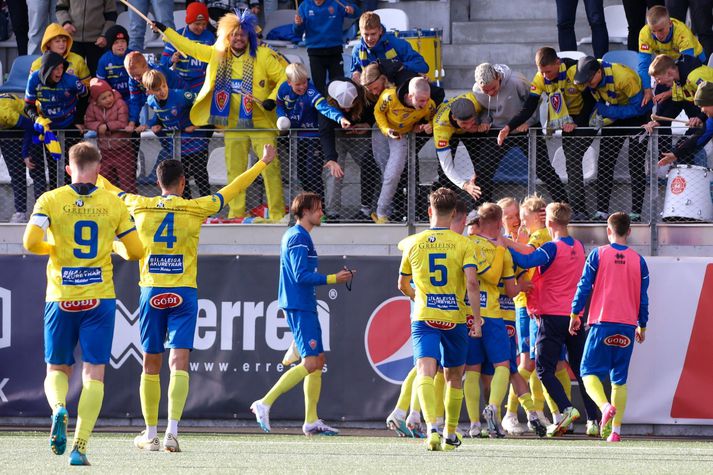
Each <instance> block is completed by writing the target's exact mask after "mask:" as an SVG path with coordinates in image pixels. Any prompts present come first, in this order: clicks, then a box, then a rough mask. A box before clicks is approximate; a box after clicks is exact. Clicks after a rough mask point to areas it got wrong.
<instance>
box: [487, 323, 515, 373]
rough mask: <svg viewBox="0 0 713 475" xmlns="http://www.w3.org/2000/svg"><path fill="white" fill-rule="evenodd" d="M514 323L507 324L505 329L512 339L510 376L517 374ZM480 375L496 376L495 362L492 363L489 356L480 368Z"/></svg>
mask: <svg viewBox="0 0 713 475" xmlns="http://www.w3.org/2000/svg"><path fill="white" fill-rule="evenodd" d="M513 323H514V322H511V321H507V322H505V328H506V329H507V331H508V338H509V339H510V374H514V373H517V335H516V334H515V326H514V325H513ZM480 373H481V374H487V375H488V376H492V375H493V374H495V367H494V366H493V362H492V361H490V360H489V359H488V357H487V356H486V357H485V361H484V362H483V366H482V367H481V368H480Z"/></svg>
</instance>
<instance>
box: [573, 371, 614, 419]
mask: <svg viewBox="0 0 713 475" xmlns="http://www.w3.org/2000/svg"><path fill="white" fill-rule="evenodd" d="M582 382H584V389H586V390H587V394H589V397H591V398H592V401H594V404H596V405H597V407H599V409H600V410H603V409H604V406H605V405H606V404H608V403H609V401H608V400H607V395H606V393H604V386H603V385H602V382H601V380H600V379H599V377H597V376H595V375H593V374H588V375H587V376H582ZM613 392H614V391H613V387H612V393H613ZM614 407H616V408H617V409H619V408H618V407H617V406H616V405H615V406H614Z"/></svg>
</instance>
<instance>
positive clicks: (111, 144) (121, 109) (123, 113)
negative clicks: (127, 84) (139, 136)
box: [84, 89, 131, 150]
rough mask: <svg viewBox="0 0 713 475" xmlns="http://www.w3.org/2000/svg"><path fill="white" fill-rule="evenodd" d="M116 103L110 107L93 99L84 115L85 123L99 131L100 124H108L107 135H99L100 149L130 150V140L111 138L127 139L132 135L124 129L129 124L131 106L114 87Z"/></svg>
mask: <svg viewBox="0 0 713 475" xmlns="http://www.w3.org/2000/svg"><path fill="white" fill-rule="evenodd" d="M112 91H113V92H114V105H113V106H111V108H110V109H104V108H103V107H100V106H99V105H98V104H97V103H96V102H95V101H91V102H90V103H89V106H88V107H87V113H86V114H85V116H84V125H85V126H86V127H87V128H88V129H89V130H93V131H95V132H96V131H97V130H98V129H99V126H100V125H102V124H106V126H107V129H108V132H107V135H105V136H102V137H98V139H99V140H98V142H99V143H98V145H99V149H100V150H102V149H117V148H119V149H120V148H125V149H127V150H128V148H127V147H128V145H129V143H128V140H126V141H125V140H121V141H118V140H110V139H126V138H129V137H131V134H130V133H129V132H124V131H123V129H124V128H126V126H127V125H129V107H128V106H127V105H126V102H124V99H122V98H121V94H120V93H119V91H117V90H115V89H113V90H112Z"/></svg>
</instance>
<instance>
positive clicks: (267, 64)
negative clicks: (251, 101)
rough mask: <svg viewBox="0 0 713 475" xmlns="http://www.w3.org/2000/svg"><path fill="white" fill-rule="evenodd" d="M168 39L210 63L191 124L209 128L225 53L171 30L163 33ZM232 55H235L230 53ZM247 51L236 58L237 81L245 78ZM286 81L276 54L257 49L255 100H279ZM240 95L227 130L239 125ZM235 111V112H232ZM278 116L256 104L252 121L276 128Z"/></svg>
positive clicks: (234, 101) (234, 98) (233, 100)
mask: <svg viewBox="0 0 713 475" xmlns="http://www.w3.org/2000/svg"><path fill="white" fill-rule="evenodd" d="M164 35H166V38H167V39H168V41H169V42H170V43H172V44H173V45H174V46H175V47H176V48H177V49H178V50H179V51H181V52H183V53H184V54H186V55H188V56H190V57H193V58H196V59H198V60H199V61H203V62H204V63H208V67H207V69H206V79H205V82H204V83H203V87H202V88H201V90H200V92H198V97H197V98H196V101H195V103H194V104H193V108H192V109H191V123H193V124H195V125H207V124H208V119H209V116H210V104H211V100H212V98H213V88H214V87H215V78H216V75H217V73H218V66H219V64H220V61H221V59H222V57H223V53H222V52H221V51H219V50H218V49H216V48H215V47H214V46H208V45H204V44H201V43H196V42H195V41H191V40H189V39H188V38H185V37H184V36H181V35H179V34H178V33H176V31H175V30H173V29H171V28H168V29H166V31H165V32H164ZM231 54H232V53H231ZM247 54H248V53H247V52H246V53H245V54H243V55H241V56H236V57H234V58H233V75H232V77H233V78H234V79H239V78H240V77H241V76H242V65H243V62H244V60H245V58H246V56H247ZM283 81H287V76H285V68H284V67H283V66H282V64H281V62H280V60H279V59H278V55H277V53H276V52H274V51H273V50H271V49H270V48H268V47H267V46H263V45H260V46H258V48H257V56H256V58H255V64H254V69H253V97H255V98H256V99H257V100H258V101H260V102H262V101H264V100H265V99H272V100H275V99H276V98H277V85H279V84H282V82H283ZM241 100H242V97H241V94H238V93H233V94H232V97H231V100H230V102H231V104H230V116H229V122H228V127H229V128H233V127H235V126H236V124H237V118H238V112H237V111H238V109H237V107H238V106H239V103H240V101H241ZM234 107H236V109H235V113H233V111H234V109H233V108H234ZM275 120H276V117H275V113H274V111H272V112H266V111H264V110H263V109H262V108H261V107H260V105H259V104H255V107H254V109H253V122H254V124H255V126H256V127H258V128H274V127H275Z"/></svg>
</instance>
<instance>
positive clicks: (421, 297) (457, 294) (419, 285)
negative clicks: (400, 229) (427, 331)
mask: <svg viewBox="0 0 713 475" xmlns="http://www.w3.org/2000/svg"><path fill="white" fill-rule="evenodd" d="M402 242H403V241H402ZM404 244H405V245H406V246H407V247H406V248H405V249H404V253H403V257H402V258H401V266H400V269H399V272H400V273H401V275H404V276H411V278H412V280H413V283H414V285H415V286H416V300H415V305H414V311H413V319H414V320H422V321H435V322H442V323H446V324H458V323H465V319H466V317H465V316H466V312H465V302H464V300H463V296H464V295H465V293H466V286H465V274H464V270H465V269H466V268H467V267H475V268H476V270H477V268H478V264H477V262H476V259H475V247H474V246H473V243H472V242H471V241H470V240H469V239H468V238H467V237H465V236H463V235H460V234H456V233H454V232H453V231H451V230H450V229H445V228H432V229H427V230H426V231H423V232H420V233H418V234H416V235H414V236H413V238H412V239H410V240H409V241H407V242H404Z"/></svg>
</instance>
